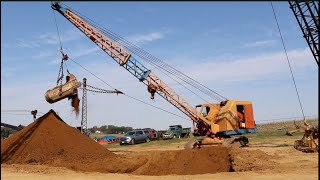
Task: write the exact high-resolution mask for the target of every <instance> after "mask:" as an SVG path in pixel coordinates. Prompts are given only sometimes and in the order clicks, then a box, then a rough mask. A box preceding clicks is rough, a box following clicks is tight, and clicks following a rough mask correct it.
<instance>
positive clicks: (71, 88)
mask: <svg viewBox="0 0 320 180" xmlns="http://www.w3.org/2000/svg"><path fill="white" fill-rule="evenodd" d="M80 86H81V83H80V82H79V81H77V78H76V77H75V76H74V75H73V74H68V75H67V77H66V83H64V84H62V85H60V86H56V87H54V88H53V89H50V90H48V91H47V92H46V93H45V95H44V96H45V98H46V101H47V102H48V103H50V104H52V103H55V102H58V101H60V100H62V99H64V98H70V97H72V96H74V95H77V93H78V89H77V88H78V87H80Z"/></svg>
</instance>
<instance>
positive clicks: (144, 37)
mask: <svg viewBox="0 0 320 180" xmlns="http://www.w3.org/2000/svg"><path fill="white" fill-rule="evenodd" d="M170 32H171V31H170V30H169V29H165V30H163V31H156V32H151V33H148V34H138V35H133V36H129V37H127V38H126V39H127V40H128V41H129V42H131V43H133V44H137V45H141V44H143V43H146V42H151V41H155V40H159V39H163V38H164V37H165V36H166V35H167V34H169V33H170Z"/></svg>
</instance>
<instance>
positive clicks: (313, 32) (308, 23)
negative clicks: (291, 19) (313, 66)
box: [288, 0, 319, 66]
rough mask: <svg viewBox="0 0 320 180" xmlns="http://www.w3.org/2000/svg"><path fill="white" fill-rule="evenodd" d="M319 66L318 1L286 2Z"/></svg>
mask: <svg viewBox="0 0 320 180" xmlns="http://www.w3.org/2000/svg"><path fill="white" fill-rule="evenodd" d="M288 2H289V4H290V8H291V10H292V12H293V14H294V16H295V17H296V19H297V21H298V23H299V26H300V28H301V31H302V33H303V37H304V38H305V39H306V41H307V43H308V45H309V48H310V50H311V52H312V54H313V56H314V59H315V60H316V62H317V64H318V66H319V1H297V0H295V1H288Z"/></svg>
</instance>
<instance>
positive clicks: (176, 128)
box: [162, 125, 191, 139]
mask: <svg viewBox="0 0 320 180" xmlns="http://www.w3.org/2000/svg"><path fill="white" fill-rule="evenodd" d="M190 133H191V128H182V126H181V125H172V126H170V128H169V129H168V131H167V132H166V133H164V134H163V135H162V139H174V138H177V137H178V138H181V137H189V136H190Z"/></svg>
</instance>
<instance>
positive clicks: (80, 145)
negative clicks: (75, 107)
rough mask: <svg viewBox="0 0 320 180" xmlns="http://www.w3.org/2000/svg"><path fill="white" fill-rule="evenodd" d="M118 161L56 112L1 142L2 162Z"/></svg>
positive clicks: (50, 112)
mask: <svg viewBox="0 0 320 180" xmlns="http://www.w3.org/2000/svg"><path fill="white" fill-rule="evenodd" d="M100 158H107V159H110V160H112V159H116V155H115V154H113V153H112V152H110V151H108V150H107V149H105V148H103V147H102V146H101V145H99V144H97V143H96V142H95V141H93V140H92V139H91V138H89V137H87V136H85V135H84V134H82V133H80V132H79V130H77V129H76V128H73V127H71V126H69V125H67V124H66V123H65V122H64V121H63V120H62V119H61V118H60V117H59V116H58V115H57V114H56V113H55V112H54V111H53V110H50V111H49V112H48V113H47V114H45V115H44V116H42V117H40V118H39V119H37V120H36V121H34V122H33V123H31V124H29V125H28V126H27V127H25V128H24V129H22V130H21V131H19V132H17V133H16V134H14V135H13V136H11V137H10V138H8V139H6V140H4V141H2V142H1V163H7V164H12V163H17V164H24V163H40V164H42V163H46V164H54V163H58V162H60V161H64V162H72V161H87V160H94V159H100Z"/></svg>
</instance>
